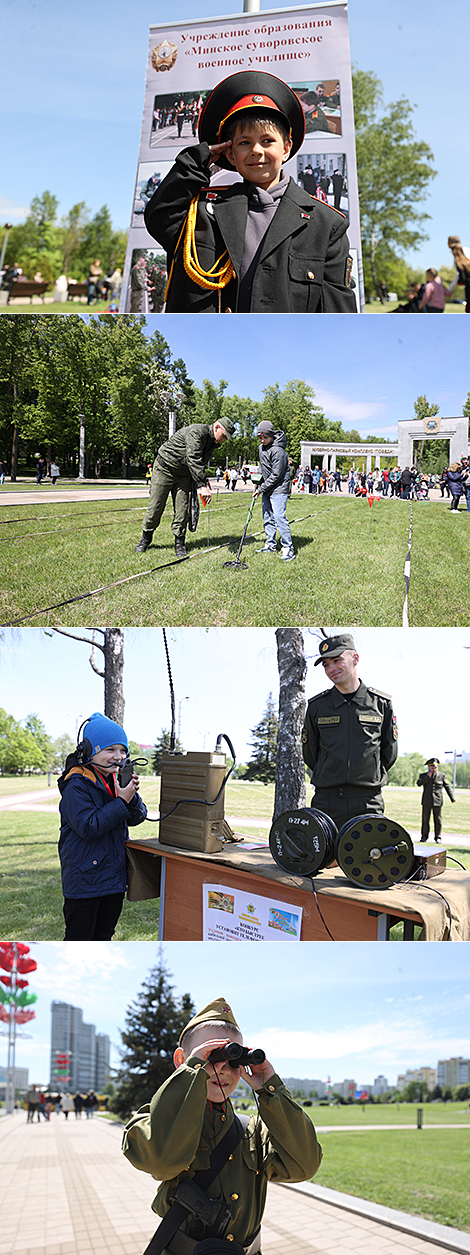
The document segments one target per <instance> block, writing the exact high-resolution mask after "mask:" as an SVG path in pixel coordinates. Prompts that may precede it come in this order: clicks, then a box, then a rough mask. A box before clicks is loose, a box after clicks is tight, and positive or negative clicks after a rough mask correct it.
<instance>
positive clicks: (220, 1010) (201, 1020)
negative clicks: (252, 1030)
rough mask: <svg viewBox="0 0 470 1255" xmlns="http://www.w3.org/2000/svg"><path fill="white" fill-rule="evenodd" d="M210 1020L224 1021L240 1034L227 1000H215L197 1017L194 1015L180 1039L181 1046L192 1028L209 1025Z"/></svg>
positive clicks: (199, 1012) (197, 1014)
mask: <svg viewBox="0 0 470 1255" xmlns="http://www.w3.org/2000/svg"><path fill="white" fill-rule="evenodd" d="M210 1020H215V1021H217V1022H219V1021H222V1022H223V1023H224V1024H229V1025H230V1027H231V1028H237V1029H238V1032H240V1029H239V1026H238V1024H237V1021H236V1019H235V1016H234V1014H233V1011H232V1008H231V1006H229V1003H228V1002H227V1000H226V998H214V999H213V1001H212V1002H208V1003H207V1005H206V1006H205V1007H203V1008H202V1011H197V1013H196V1015H193V1018H192V1020H190V1021H189V1023H188V1024H186V1027H185V1028H184V1029H183V1032H182V1033H181V1036H180V1039H179V1044H180V1046H181V1042H182V1039H183V1037H184V1035H185V1033H188V1032H189V1030H190V1029H192V1028H197V1026H198V1024H207V1022H208V1021H210Z"/></svg>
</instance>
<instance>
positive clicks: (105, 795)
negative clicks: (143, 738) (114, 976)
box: [58, 712, 147, 941]
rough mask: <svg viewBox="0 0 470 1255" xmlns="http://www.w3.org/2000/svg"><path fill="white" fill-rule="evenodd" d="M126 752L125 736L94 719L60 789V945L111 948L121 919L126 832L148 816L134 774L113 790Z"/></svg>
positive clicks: (99, 717) (107, 722)
mask: <svg viewBox="0 0 470 1255" xmlns="http://www.w3.org/2000/svg"><path fill="white" fill-rule="evenodd" d="M128 752H129V742H128V739H127V736H126V733H125V732H124V728H121V727H120V725H119V724H118V723H114V722H113V720H112V719H108V718H107V716H106V715H101V714H99V712H95V714H93V715H91V716H90V718H89V720H88V721H87V723H86V727H85V736H84V738H83V740H82V741H81V742H80V744H79V745H78V746H77V749H76V751H75V752H74V753H73V754H69V756H68V758H67V761H66V764H65V771H64V773H63V775H62V776H61V777H60V779H59V781H58V785H59V789H60V792H61V795H62V798H61V802H60V806H59V810H60V815H61V828H60V840H59V857H60V863H61V870H62V892H63V895H64V908H63V909H64V918H65V937H64V940H65V941H110V940H111V938H112V936H113V933H114V930H115V927H116V924H117V921H118V919H119V916H120V914H121V910H122V903H123V899H124V894H125V891H126V885H127V871H126V841H127V839H128V836H129V832H128V827H129V825H131V826H134V825H136V824H141V823H143V821H144V819H145V818H146V816H147V807H146V806H145V805H144V803H143V801H142V798H140V797H139V794H138V792H137V790H138V787H139V777H138V776H137V775H136V774H135V772H133V774H132V779H131V780H130V782H129V784H127V785H126V787H125V788H121V786H120V785H119V783H118V779H117V775H116V772H117V769H118V768H119V767H120V765H121V763H123V762H124V759H125V758H126V757H127V755H128Z"/></svg>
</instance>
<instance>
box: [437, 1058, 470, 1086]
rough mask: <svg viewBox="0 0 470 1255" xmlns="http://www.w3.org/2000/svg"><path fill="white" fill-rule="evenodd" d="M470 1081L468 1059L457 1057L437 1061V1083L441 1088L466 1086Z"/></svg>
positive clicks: (469, 1063) (469, 1060)
mask: <svg viewBox="0 0 470 1255" xmlns="http://www.w3.org/2000/svg"><path fill="white" fill-rule="evenodd" d="M469 1081H470V1059H463V1058H462V1056H461V1055H459V1057H458V1058H456V1059H439V1062H438V1065H437V1083H438V1085H440V1086H441V1088H442V1087H444V1086H446V1087H447V1086H450V1087H451V1088H452V1089H453V1088H454V1087H455V1086H457V1085H468V1082H469Z"/></svg>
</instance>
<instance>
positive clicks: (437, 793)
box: [416, 758, 455, 842]
mask: <svg viewBox="0 0 470 1255" xmlns="http://www.w3.org/2000/svg"><path fill="white" fill-rule="evenodd" d="M438 766H439V759H438V758H427V759H426V767H427V771H422V772H421V775H420V776H418V779H417V781H416V784H419V785H421V787H422V790H423V795H422V798H421V806H422V811H421V840H422V841H427V839H428V837H429V821H430V819H431V812H432V817H433V820H434V840H435V841H438V842H440V841H441V832H442V803H443V801H444V799H443V796H442V790H443V789H445V791H446V793H447V794H448V795H449V797H450V800H451V802H455V797H454V794H453V792H452V789H451V787H450V784H449V781H448V780H447V779H446V777H445V775H444V772H443V771H438V770H437V768H438Z"/></svg>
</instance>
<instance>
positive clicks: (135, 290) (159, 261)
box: [129, 248, 167, 314]
mask: <svg viewBox="0 0 470 1255" xmlns="http://www.w3.org/2000/svg"><path fill="white" fill-rule="evenodd" d="M166 283H167V272H166V257H165V254H164V253H163V252H158V249H155V248H153V249H151V248H135V249H134V250H133V253H132V262H131V282H130V305H129V310H130V313H131V314H139V313H141V314H159V313H160V311H161V308H162V305H163V298H164V295H165V288H166Z"/></svg>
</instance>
